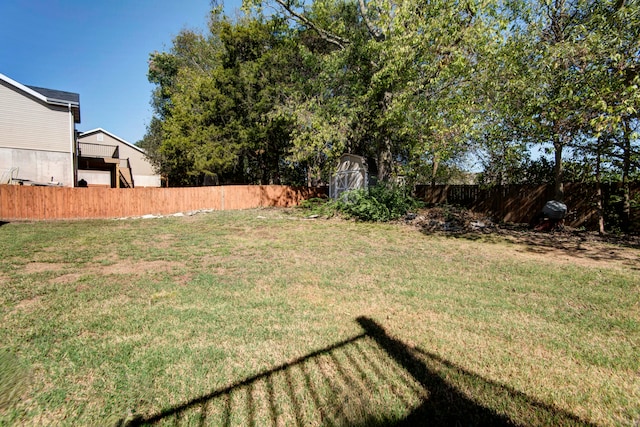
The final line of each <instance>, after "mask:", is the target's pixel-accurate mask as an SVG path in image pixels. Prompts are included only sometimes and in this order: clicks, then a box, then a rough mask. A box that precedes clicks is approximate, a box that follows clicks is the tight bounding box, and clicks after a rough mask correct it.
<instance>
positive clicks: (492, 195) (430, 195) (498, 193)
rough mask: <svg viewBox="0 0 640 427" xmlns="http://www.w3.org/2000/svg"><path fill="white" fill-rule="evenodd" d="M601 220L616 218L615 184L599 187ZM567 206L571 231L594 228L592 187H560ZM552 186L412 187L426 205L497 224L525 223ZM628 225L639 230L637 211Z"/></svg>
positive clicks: (637, 189) (638, 186)
mask: <svg viewBox="0 0 640 427" xmlns="http://www.w3.org/2000/svg"><path fill="white" fill-rule="evenodd" d="M602 191H603V194H604V199H605V203H606V205H605V210H606V213H605V216H606V215H609V217H610V218H611V217H612V216H616V215H617V216H620V215H621V208H622V206H621V203H620V201H619V196H620V195H621V193H622V187H621V185H620V184H619V183H615V184H603V185H602ZM564 193H565V200H564V203H565V204H566V205H567V210H568V213H567V218H566V224H567V225H569V226H571V227H582V226H584V227H589V228H592V227H595V226H596V224H597V219H598V211H597V208H596V202H597V197H596V187H595V184H583V183H567V184H565V185H564ZM639 193H640V183H637V182H635V183H632V185H631V198H632V199H633V198H634V197H635V198H638V197H639V196H640V194H639ZM553 194H554V187H553V185H499V186H495V187H491V188H481V187H480V186H478V185H436V186H434V187H432V186H429V185H420V186H416V197H417V198H419V199H421V200H424V201H425V202H426V203H428V204H451V205H459V206H463V207H466V208H468V209H471V210H473V211H475V212H480V213H485V214H487V215H490V216H491V217H492V218H493V220H494V221H497V222H513V223H529V222H531V221H532V220H533V219H534V217H535V216H536V215H537V214H538V213H539V212H540V211H541V210H542V207H543V206H544V204H545V203H546V202H547V201H549V200H552V199H553ZM631 224H632V228H633V229H635V230H638V229H640V209H638V208H637V207H636V208H632V210H631Z"/></svg>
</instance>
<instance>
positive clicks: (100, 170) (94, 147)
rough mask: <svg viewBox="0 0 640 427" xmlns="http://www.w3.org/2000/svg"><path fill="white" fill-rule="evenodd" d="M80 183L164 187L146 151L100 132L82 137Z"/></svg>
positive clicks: (120, 186) (85, 134)
mask: <svg viewBox="0 0 640 427" xmlns="http://www.w3.org/2000/svg"><path fill="white" fill-rule="evenodd" d="M80 180H84V182H86V183H87V185H88V186H102V187H112V188H118V187H119V188H125V187H160V175H158V174H156V173H155V172H154V170H153V166H152V165H151V163H149V161H148V160H147V158H146V157H145V154H144V150H142V149H141V148H140V147H136V146H135V145H133V144H131V143H129V142H127V141H125V140H124V139H122V138H120V137H118V136H116V135H114V134H112V133H109V132H107V131H106V130H104V129H100V128H98V129H93V130H90V131H88V132H83V133H81V134H79V135H78V181H80Z"/></svg>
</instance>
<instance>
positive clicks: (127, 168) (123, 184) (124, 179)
mask: <svg viewBox="0 0 640 427" xmlns="http://www.w3.org/2000/svg"><path fill="white" fill-rule="evenodd" d="M118 169H119V171H120V176H119V179H120V188H134V184H133V174H132V173H131V164H130V163H129V159H122V161H121V162H120V167H119V168H118Z"/></svg>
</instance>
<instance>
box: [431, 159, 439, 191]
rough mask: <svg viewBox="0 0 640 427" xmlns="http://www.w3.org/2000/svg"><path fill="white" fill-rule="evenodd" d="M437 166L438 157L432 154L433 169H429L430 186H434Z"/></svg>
mask: <svg viewBox="0 0 640 427" xmlns="http://www.w3.org/2000/svg"><path fill="white" fill-rule="evenodd" d="M438 166H440V159H439V157H438V155H437V154H436V155H434V156H433V169H431V188H435V187H436V176H437V175H438Z"/></svg>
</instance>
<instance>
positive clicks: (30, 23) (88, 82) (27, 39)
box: [0, 0, 241, 143]
mask: <svg viewBox="0 0 640 427" xmlns="http://www.w3.org/2000/svg"><path fill="white" fill-rule="evenodd" d="M240 5H241V0H227V1H226V2H225V12H226V13H227V15H230V16H233V15H234V13H235V10H236V9H238V8H239V7H240ZM209 10H210V1H209V0H102V1H96V0H2V1H0V40H1V43H0V73H1V74H4V75H5V76H7V77H9V78H11V79H13V80H15V81H17V82H18V83H22V84H24V85H30V86H40V87H45V88H49V89H57V90H65V91H68V92H76V93H79V94H80V112H81V116H82V117H81V118H82V122H81V123H80V124H78V125H77V129H78V130H79V131H88V130H91V129H95V128H98V127H101V128H103V129H105V130H107V131H109V132H111V133H113V134H115V135H117V136H119V137H121V138H123V139H125V140H127V141H129V142H131V143H136V142H137V141H138V140H140V139H141V138H142V137H143V136H144V133H145V130H146V125H147V124H148V123H149V120H150V119H151V113H152V112H151V107H150V104H149V101H150V99H151V91H152V88H153V87H152V85H151V84H150V83H149V82H148V81H147V60H148V58H149V54H150V53H151V52H154V51H163V50H168V49H169V47H170V45H171V40H172V39H173V37H174V36H175V35H176V34H178V32H179V31H180V30H182V29H184V28H189V29H195V30H203V31H204V29H205V28H206V22H207V16H208V12H209Z"/></svg>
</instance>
